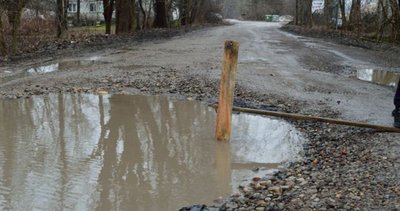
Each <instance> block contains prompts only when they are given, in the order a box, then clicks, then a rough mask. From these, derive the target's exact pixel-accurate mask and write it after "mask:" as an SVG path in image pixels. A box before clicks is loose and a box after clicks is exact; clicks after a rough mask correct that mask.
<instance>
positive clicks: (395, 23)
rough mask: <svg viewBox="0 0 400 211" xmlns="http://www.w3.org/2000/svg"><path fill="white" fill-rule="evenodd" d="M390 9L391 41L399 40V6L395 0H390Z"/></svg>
mask: <svg viewBox="0 0 400 211" xmlns="http://www.w3.org/2000/svg"><path fill="white" fill-rule="evenodd" d="M390 8H391V10H392V21H391V23H392V35H391V36H392V41H397V40H400V12H399V10H400V7H399V4H398V2H397V1H396V0H390Z"/></svg>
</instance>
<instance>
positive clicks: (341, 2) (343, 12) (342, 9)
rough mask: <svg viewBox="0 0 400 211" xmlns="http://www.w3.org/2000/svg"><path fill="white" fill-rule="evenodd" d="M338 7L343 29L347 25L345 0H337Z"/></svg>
mask: <svg viewBox="0 0 400 211" xmlns="http://www.w3.org/2000/svg"><path fill="white" fill-rule="evenodd" d="M339 8H340V15H341V16H342V28H343V29H345V28H346V27H347V18H346V0H339Z"/></svg>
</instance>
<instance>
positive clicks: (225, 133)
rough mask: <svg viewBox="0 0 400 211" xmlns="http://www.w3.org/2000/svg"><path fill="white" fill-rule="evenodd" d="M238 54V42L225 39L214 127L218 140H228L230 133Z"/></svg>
mask: <svg viewBox="0 0 400 211" xmlns="http://www.w3.org/2000/svg"><path fill="white" fill-rule="evenodd" d="M238 55H239V42H235V41H231V40H228V41H225V53H224V62H223V67H222V75H221V82H220V90H219V98H218V113H217V124H216V128H215V136H216V138H217V140H219V141H229V139H230V135H231V122H232V106H233V94H234V91H235V83H236V72H237V63H238Z"/></svg>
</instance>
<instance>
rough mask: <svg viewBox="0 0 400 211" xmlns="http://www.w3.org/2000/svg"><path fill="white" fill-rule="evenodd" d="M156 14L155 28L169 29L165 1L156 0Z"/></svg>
mask: <svg viewBox="0 0 400 211" xmlns="http://www.w3.org/2000/svg"><path fill="white" fill-rule="evenodd" d="M154 13H155V17H154V23H153V27H155V28H166V27H168V22H167V10H166V4H165V0H155V4H154Z"/></svg>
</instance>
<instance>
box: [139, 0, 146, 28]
mask: <svg viewBox="0 0 400 211" xmlns="http://www.w3.org/2000/svg"><path fill="white" fill-rule="evenodd" d="M138 3H139V7H140V11H142V15H143V22H142V29H144V28H145V26H146V19H147V16H146V10H144V8H143V1H142V0H139V1H138Z"/></svg>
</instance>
